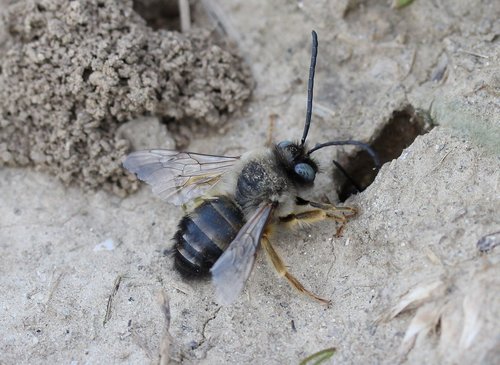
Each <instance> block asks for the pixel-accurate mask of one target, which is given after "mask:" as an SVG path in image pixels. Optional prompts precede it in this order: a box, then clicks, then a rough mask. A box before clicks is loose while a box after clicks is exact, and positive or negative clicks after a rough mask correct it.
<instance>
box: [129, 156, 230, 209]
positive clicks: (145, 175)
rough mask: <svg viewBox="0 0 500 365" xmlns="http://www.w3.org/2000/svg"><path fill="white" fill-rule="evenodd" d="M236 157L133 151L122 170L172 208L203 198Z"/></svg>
mask: <svg viewBox="0 0 500 365" xmlns="http://www.w3.org/2000/svg"><path fill="white" fill-rule="evenodd" d="M238 160H239V157H226V156H214V155H204V154H200V153H192V152H179V151H174V150H159V149H158V150H147V151H137V152H133V153H131V154H130V155H128V156H127V157H126V159H125V161H124V162H123V166H124V167H125V168H126V169H127V170H129V171H130V172H133V173H135V174H136V175H137V177H138V178H139V179H141V180H143V181H145V182H147V183H148V184H150V185H152V187H153V193H155V194H157V195H159V196H160V197H161V198H162V199H164V200H166V201H167V202H169V203H172V204H175V205H182V204H184V203H187V202H188V201H190V200H192V199H194V198H196V197H198V196H201V195H203V194H205V193H206V192H207V191H208V190H209V189H210V188H211V187H213V186H214V185H215V184H216V183H217V182H219V180H220V178H221V176H222V175H223V174H224V173H225V172H227V171H228V170H229V169H230V168H231V167H232V166H233V165H234V164H235V163H236V162H237V161H238Z"/></svg>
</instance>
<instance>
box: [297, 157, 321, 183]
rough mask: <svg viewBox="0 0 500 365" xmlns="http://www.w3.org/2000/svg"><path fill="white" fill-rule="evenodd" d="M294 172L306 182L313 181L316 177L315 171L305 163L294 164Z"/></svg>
mask: <svg viewBox="0 0 500 365" xmlns="http://www.w3.org/2000/svg"><path fill="white" fill-rule="evenodd" d="M294 169H295V173H296V174H297V175H299V176H300V177H301V178H302V179H303V180H304V181H306V182H313V181H314V178H315V177H316V173H315V172H314V169H313V168H312V166H311V165H309V164H307V163H303V162H301V163H298V164H297V165H295V168H294Z"/></svg>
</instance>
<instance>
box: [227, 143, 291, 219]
mask: <svg viewBox="0 0 500 365" xmlns="http://www.w3.org/2000/svg"><path fill="white" fill-rule="evenodd" d="M291 191H295V187H294V185H293V183H292V182H291V181H290V179H289V178H288V176H287V174H286V173H285V171H284V170H283V167H282V166H280V165H279V163H278V161H277V159H276V158H275V157H274V154H273V152H272V151H268V153H265V154H262V155H260V156H255V158H250V159H248V160H247V161H245V164H244V165H243V167H242V170H241V172H240V174H239V176H238V179H237V183H236V189H235V199H236V202H237V203H238V205H239V206H240V207H241V208H242V209H243V211H244V212H248V211H251V210H254V209H255V208H257V207H258V206H259V205H260V204H262V203H264V202H279V203H280V202H281V201H282V200H283V199H284V197H285V196H288V195H289V194H290V192H291Z"/></svg>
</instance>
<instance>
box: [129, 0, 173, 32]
mask: <svg viewBox="0 0 500 365" xmlns="http://www.w3.org/2000/svg"><path fill="white" fill-rule="evenodd" d="M133 4H134V5H133V8H134V10H135V11H136V12H137V14H139V15H140V16H141V17H142V18H143V19H144V20H145V21H146V23H147V24H148V25H149V26H150V27H151V28H153V29H155V30H158V29H166V30H176V31H180V30H181V22H180V16H179V3H178V1H177V0H134V3H133Z"/></svg>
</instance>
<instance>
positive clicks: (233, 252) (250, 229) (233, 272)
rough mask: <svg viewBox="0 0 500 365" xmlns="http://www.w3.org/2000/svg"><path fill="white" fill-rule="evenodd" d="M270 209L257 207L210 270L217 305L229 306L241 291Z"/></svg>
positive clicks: (270, 207)
mask: <svg viewBox="0 0 500 365" xmlns="http://www.w3.org/2000/svg"><path fill="white" fill-rule="evenodd" d="M273 209H274V206H273V205H272V204H264V205H262V206H260V207H259V209H258V210H257V211H256V212H255V213H254V214H253V215H252V217H251V218H250V219H249V220H248V222H247V223H245V225H244V226H243V227H242V228H241V230H240V231H239V232H238V235H237V236H236V238H235V239H234V240H233V242H231V244H230V245H229V248H228V249H227V250H226V251H225V252H224V253H223V254H222V256H221V257H220V258H219V259H218V260H217V262H216V263H215V264H214V266H213V267H212V269H211V270H210V271H211V272H212V280H213V283H214V285H215V294H216V297H217V302H218V303H219V304H222V305H229V304H231V303H232V302H233V301H234V300H235V299H236V298H237V297H238V295H239V294H240V293H241V291H242V290H243V287H244V286H245V282H246V281H247V279H248V276H249V275H250V272H251V271H252V266H253V263H254V261H255V253H256V251H257V247H259V243H260V239H261V237H262V233H263V231H264V228H265V227H266V224H267V222H268V221H269V218H270V216H271V213H272V211H273Z"/></svg>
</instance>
